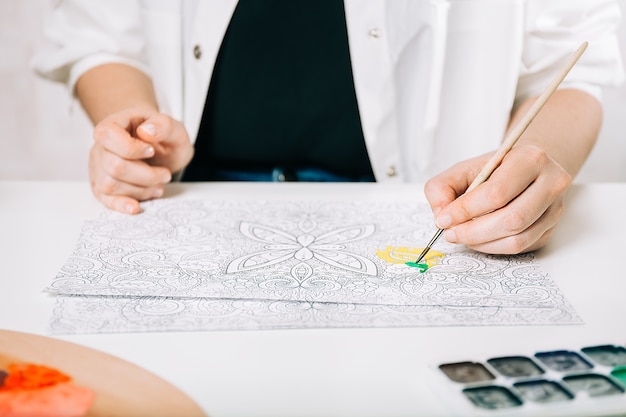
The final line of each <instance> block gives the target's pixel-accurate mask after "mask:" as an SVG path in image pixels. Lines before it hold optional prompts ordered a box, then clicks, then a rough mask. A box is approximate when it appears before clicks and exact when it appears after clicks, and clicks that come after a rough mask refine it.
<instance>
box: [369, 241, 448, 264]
mask: <svg viewBox="0 0 626 417" xmlns="http://www.w3.org/2000/svg"><path fill="white" fill-rule="evenodd" d="M423 250H424V248H408V247H405V246H387V247H386V248H385V249H381V250H378V251H376V256H378V257H379V258H380V259H382V260H383V261H387V262H389V263H392V264H403V263H406V262H415V261H416V260H417V257H418V256H420V254H421V253H422V251H423ZM444 256H446V255H445V254H444V253H441V252H437V251H436V250H433V249H431V250H430V251H428V254H427V255H426V257H425V258H424V259H422V261H421V262H423V263H425V264H426V265H428V267H429V268H430V267H431V266H433V265H435V264H436V263H437V262H438V261H439V259H441V258H443V257H444Z"/></svg>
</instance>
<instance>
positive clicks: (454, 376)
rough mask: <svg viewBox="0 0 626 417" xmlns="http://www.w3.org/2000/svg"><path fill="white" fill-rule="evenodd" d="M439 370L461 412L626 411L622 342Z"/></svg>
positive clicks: (625, 354)
mask: <svg viewBox="0 0 626 417" xmlns="http://www.w3.org/2000/svg"><path fill="white" fill-rule="evenodd" d="M435 372H436V373H437V374H438V375H439V379H440V380H442V381H443V385H446V386H448V389H447V390H446V391H447V392H446V394H447V395H445V398H446V402H448V403H451V404H452V405H453V406H454V408H455V409H456V410H457V412H458V413H459V414H461V415H475V416H483V415H493V416H518V415H519V416H524V415H542V416H559V415H568V416H571V415H580V416H583V415H584V416H587V415H591V414H593V415H598V414H602V413H615V414H620V415H621V414H622V413H626V347H624V346H620V345H611V344H607V345H597V346H588V347H584V348H582V349H580V350H579V351H577V350H554V351H543V352H536V353H534V354H531V355H512V356H499V357H490V358H485V359H482V360H478V361H476V360H471V361H461V362H449V363H443V364H440V365H438V366H436V370H435ZM450 388H452V389H454V390H456V391H457V395H456V396H455V397H454V398H450V395H449V393H450V392H449V389H450ZM602 415H604V414H602Z"/></svg>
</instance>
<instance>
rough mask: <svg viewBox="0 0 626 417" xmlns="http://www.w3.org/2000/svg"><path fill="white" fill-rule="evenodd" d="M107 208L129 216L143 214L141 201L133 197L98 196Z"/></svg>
mask: <svg viewBox="0 0 626 417" xmlns="http://www.w3.org/2000/svg"><path fill="white" fill-rule="evenodd" d="M96 197H98V199H99V200H100V202H101V203H102V204H104V206H105V207H108V208H110V209H112V210H115V211H119V212H121V213H127V214H137V213H140V212H141V206H140V205H139V201H137V200H135V199H134V198H132V197H128V196H123V195H107V194H101V195H100V196H96Z"/></svg>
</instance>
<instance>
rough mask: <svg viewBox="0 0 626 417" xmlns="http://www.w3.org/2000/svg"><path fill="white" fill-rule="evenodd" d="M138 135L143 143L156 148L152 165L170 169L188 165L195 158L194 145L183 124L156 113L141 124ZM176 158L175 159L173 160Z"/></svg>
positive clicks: (137, 131)
mask: <svg viewBox="0 0 626 417" xmlns="http://www.w3.org/2000/svg"><path fill="white" fill-rule="evenodd" d="M136 134H137V137H138V138H139V139H141V140H142V141H143V142H145V143H147V144H150V145H152V146H153V147H154V148H155V154H154V156H153V157H152V158H151V159H150V161H149V162H150V164H152V165H161V166H168V167H182V166H185V165H187V163H189V161H190V160H191V158H192V156H193V151H194V148H193V145H192V144H191V142H190V140H189V135H188V134H187V130H186V129H185V127H184V126H183V124H182V123H180V122H178V121H176V120H174V119H172V118H171V117H169V116H167V115H165V114H162V113H156V114H154V115H152V116H151V117H149V118H148V119H146V120H145V121H144V122H143V123H141V124H140V125H139V126H138V127H137V129H136ZM173 157H174V158H173Z"/></svg>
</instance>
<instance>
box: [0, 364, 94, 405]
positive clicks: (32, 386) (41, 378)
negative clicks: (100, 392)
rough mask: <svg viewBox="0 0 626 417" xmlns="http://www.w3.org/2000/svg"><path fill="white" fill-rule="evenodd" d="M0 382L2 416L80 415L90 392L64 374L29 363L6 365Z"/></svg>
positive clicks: (89, 397) (91, 400)
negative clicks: (5, 372) (6, 372)
mask: <svg viewBox="0 0 626 417" xmlns="http://www.w3.org/2000/svg"><path fill="white" fill-rule="evenodd" d="M7 368H8V369H7V370H6V371H8V375H6V377H5V378H4V380H3V381H0V383H1V384H2V385H0V415H1V416H6V417H26V416H38V417H81V416H85V415H86V414H87V412H88V411H89V408H90V407H91V404H92V403H93V400H94V394H93V392H92V391H91V390H90V389H88V388H84V387H80V386H78V385H76V384H74V383H72V379H71V378H70V377H69V376H68V375H65V374H64V373H62V372H60V371H58V370H56V369H53V368H50V367H47V366H42V365H36V364H32V363H20V364H15V363H14V364H10V365H9V366H8V367H7Z"/></svg>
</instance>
